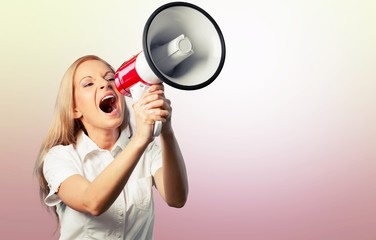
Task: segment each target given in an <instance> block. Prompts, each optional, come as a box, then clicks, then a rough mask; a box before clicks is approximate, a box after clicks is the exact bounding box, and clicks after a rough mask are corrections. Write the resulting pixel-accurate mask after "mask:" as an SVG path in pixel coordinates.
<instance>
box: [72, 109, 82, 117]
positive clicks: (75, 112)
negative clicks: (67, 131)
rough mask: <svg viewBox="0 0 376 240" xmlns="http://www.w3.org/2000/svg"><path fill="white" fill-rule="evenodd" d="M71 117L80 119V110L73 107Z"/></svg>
mask: <svg viewBox="0 0 376 240" xmlns="http://www.w3.org/2000/svg"><path fill="white" fill-rule="evenodd" d="M73 117H74V119H80V118H81V117H82V112H81V111H80V110H79V109H78V108H77V107H74V109H73Z"/></svg>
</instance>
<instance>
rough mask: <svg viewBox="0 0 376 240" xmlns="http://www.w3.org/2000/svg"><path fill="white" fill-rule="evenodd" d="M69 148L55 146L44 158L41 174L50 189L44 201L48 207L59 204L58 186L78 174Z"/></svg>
mask: <svg viewBox="0 0 376 240" xmlns="http://www.w3.org/2000/svg"><path fill="white" fill-rule="evenodd" d="M72 151H74V150H73V147H71V146H55V147H53V148H51V149H50V150H49V151H48V152H47V154H46V155H45V158H44V164H43V174H44V177H45V179H46V181H47V183H48V187H49V188H50V192H49V194H48V195H47V197H46V198H45V199H44V202H45V204H46V205H48V206H55V205H57V204H58V203H60V202H61V199H60V198H59V197H58V195H57V194H56V193H57V192H58V190H59V187H60V184H61V183H62V182H63V181H64V180H65V179H67V178H68V177H70V176H72V175H75V174H80V171H79V168H77V166H76V165H75V164H74V159H75V157H74V155H73V154H72Z"/></svg>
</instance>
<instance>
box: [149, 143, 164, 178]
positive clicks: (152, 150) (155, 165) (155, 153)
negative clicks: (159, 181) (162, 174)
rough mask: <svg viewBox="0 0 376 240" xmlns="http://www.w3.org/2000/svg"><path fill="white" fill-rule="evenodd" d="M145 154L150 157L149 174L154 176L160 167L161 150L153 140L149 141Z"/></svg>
mask: <svg viewBox="0 0 376 240" xmlns="http://www.w3.org/2000/svg"><path fill="white" fill-rule="evenodd" d="M147 151H148V152H147V154H148V155H149V156H150V157H151V169H150V170H151V174H152V175H153V176H154V175H155V173H156V172H157V170H158V169H159V168H161V167H162V150H161V147H160V146H159V145H157V144H156V143H155V142H153V143H151V144H150V145H149V147H148V149H147Z"/></svg>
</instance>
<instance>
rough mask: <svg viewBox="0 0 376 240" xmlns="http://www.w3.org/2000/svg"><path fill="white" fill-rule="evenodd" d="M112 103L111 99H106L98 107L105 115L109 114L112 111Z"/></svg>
mask: <svg viewBox="0 0 376 240" xmlns="http://www.w3.org/2000/svg"><path fill="white" fill-rule="evenodd" d="M112 102H113V99H112V98H109V99H106V100H104V101H103V102H101V104H100V105H99V107H100V109H101V110H102V111H103V112H105V113H110V112H112V110H113V107H112Z"/></svg>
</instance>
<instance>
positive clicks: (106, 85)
mask: <svg viewBox="0 0 376 240" xmlns="http://www.w3.org/2000/svg"><path fill="white" fill-rule="evenodd" d="M100 84H101V85H100V89H112V85H111V83H110V81H107V80H106V79H103V80H102V81H101V83H100Z"/></svg>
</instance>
